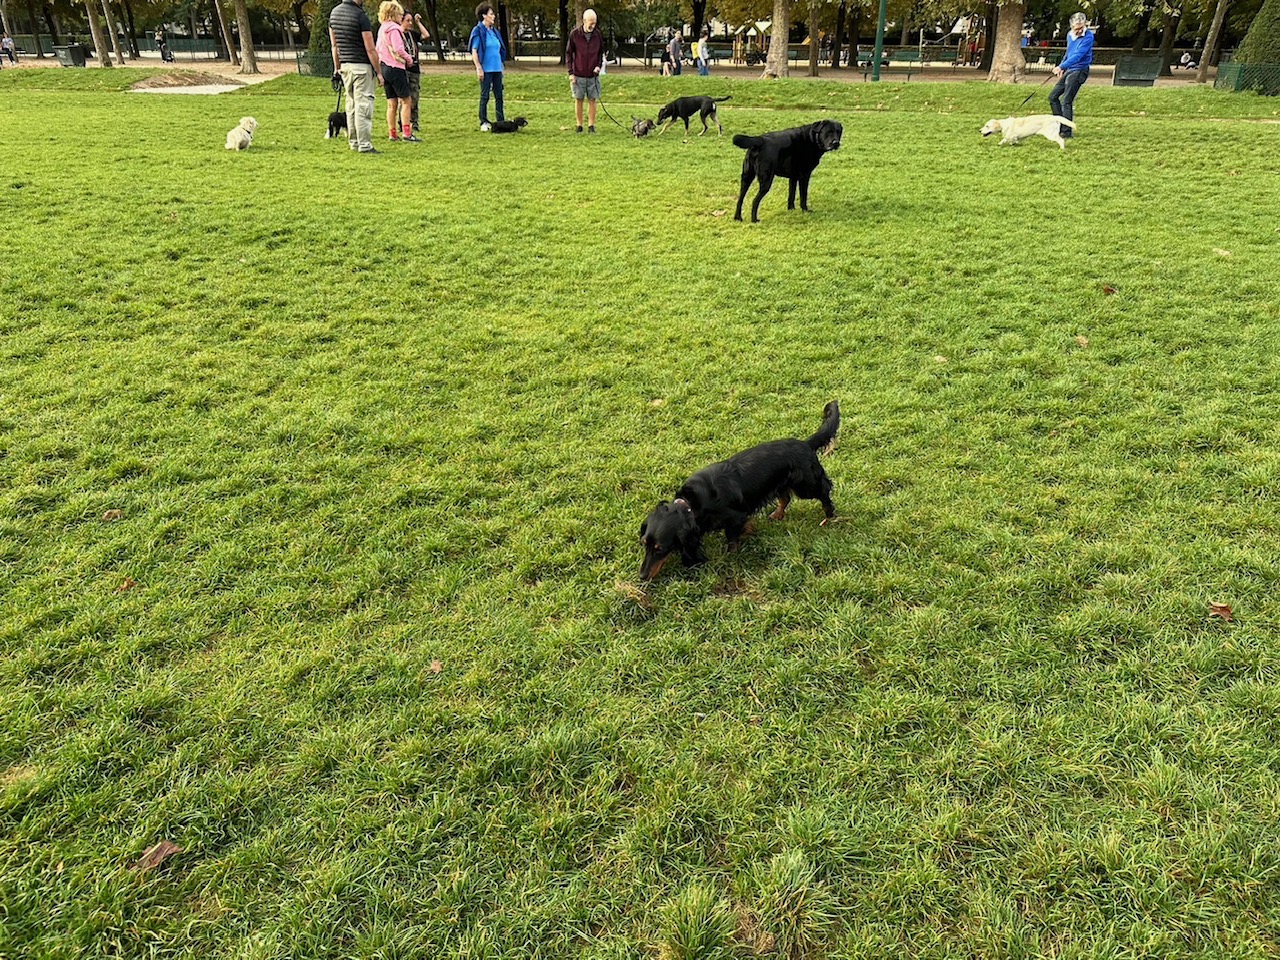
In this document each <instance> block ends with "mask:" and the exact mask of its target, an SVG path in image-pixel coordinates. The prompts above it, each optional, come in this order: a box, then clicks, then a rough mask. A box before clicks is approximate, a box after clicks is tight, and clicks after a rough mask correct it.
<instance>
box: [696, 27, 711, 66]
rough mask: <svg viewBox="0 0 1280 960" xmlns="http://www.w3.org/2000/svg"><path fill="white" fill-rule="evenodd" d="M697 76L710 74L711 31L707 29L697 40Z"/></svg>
mask: <svg viewBox="0 0 1280 960" xmlns="http://www.w3.org/2000/svg"><path fill="white" fill-rule="evenodd" d="M698 76H700V77H709V76H711V31H710V30H708V31H707V32H706V33H704V34H703V35H702V39H700V40H699V41H698Z"/></svg>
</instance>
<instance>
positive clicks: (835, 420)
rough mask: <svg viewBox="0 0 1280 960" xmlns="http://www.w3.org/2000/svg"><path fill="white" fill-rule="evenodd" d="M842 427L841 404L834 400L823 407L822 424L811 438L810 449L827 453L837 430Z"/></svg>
mask: <svg viewBox="0 0 1280 960" xmlns="http://www.w3.org/2000/svg"><path fill="white" fill-rule="evenodd" d="M839 429H840V404H838V403H836V401H834V400H832V401H831V402H830V403H828V404H827V405H826V406H825V407H823V408H822V426H821V427H819V428H818V432H817V433H815V434H814V435H813V436H812V437H810V438H809V440H808V444H809V449H810V450H813V451H815V452H816V453H826V452H827V451H829V450H830V449H831V445H832V443H833V442H834V441H835V439H836V431H837V430H839Z"/></svg>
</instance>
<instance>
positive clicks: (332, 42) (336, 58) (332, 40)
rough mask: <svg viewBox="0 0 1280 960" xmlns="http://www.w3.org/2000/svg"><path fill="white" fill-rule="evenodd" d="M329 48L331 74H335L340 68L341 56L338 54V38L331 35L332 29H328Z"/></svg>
mask: <svg viewBox="0 0 1280 960" xmlns="http://www.w3.org/2000/svg"><path fill="white" fill-rule="evenodd" d="M329 47H330V48H331V49H332V50H333V72H334V73H337V72H338V68H339V67H341V66H342V54H340V53H338V38H337V37H335V36H334V35H333V27H330V28H329Z"/></svg>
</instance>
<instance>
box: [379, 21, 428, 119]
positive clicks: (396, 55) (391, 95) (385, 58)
mask: <svg viewBox="0 0 1280 960" xmlns="http://www.w3.org/2000/svg"><path fill="white" fill-rule="evenodd" d="M403 18H404V7H402V6H400V4H399V3H397V2H396V0H382V4H381V5H380V6H379V7H378V23H379V27H378V48H377V49H378V59H379V60H380V61H381V62H382V87H383V89H384V90H386V91H387V139H389V140H392V141H395V140H403V141H404V142H406V143H417V142H418V138H417V137H415V136H414V135H413V126H412V120H411V119H410V118H411V117H412V116H413V100H412V98H411V96H410V94H409V51H408V50H407V49H406V48H405V45H404V29H403V28H402V27H401V26H400V21H401V20H402V19H403ZM397 115H398V117H399V120H400V126H399V127H398V128H397V127H396V119H397Z"/></svg>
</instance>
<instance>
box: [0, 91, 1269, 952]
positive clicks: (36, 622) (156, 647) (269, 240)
mask: <svg viewBox="0 0 1280 960" xmlns="http://www.w3.org/2000/svg"><path fill="white" fill-rule="evenodd" d="M137 78H138V73H137V72H136V71H128V72H126V71H122V70H116V71H110V72H108V71H97V70H90V71H61V72H59V71H53V70H47V71H34V70H32V71H4V73H3V74H0V128H3V129H4V130H5V131H6V134H5V136H4V137H3V139H0V222H2V223H3V228H2V229H0V691H3V694H2V695H0V957H3V958H28V957H31V958H35V957H40V958H44V957H51V958H82V957H96V956H124V957H144V956H145V957H180V956H181V957H189V956H198V957H219V958H221V957H227V958H231V957H236V958H277V957H278V958H298V957H326V958H328V957H333V958H337V957H383V958H391V957H406V958H408V957H459V958H461V957H466V958H512V960H515V958H530V957H533V958H559V957H590V958H637V960H638V958H649V957H657V956H665V957H668V958H682V957H684V958H699V960H704V958H705V960H711V958H730V957H746V956H752V955H755V954H757V953H762V954H769V955H773V956H784V957H791V958H797V960H799V958H806V960H807V958H816V957H819V956H823V957H829V958H855V957H892V958H905V957H911V958H926V957H928V958H934V957H936V958H943V957H948V958H950V957H983V958H985V957H1037V956H1052V957H1064V958H1065V957H1122V956H1126V957H1159V958H1169V957H1233V958H1235V957H1238V958H1246V957H1266V956H1276V955H1277V953H1280V835H1278V834H1277V831H1276V822H1277V817H1280V652H1278V651H1277V648H1276V637H1277V635H1278V633H1277V628H1278V627H1280V601H1278V600H1277V590H1276V587H1277V579H1278V577H1280V535H1278V533H1280V531H1278V525H1280V520H1278V518H1277V489H1278V481H1280V449H1278V447H1277V440H1276V437H1277V433H1276V426H1275V424H1276V421H1277V418H1280V367H1277V364H1276V358H1277V356H1278V355H1280V290H1278V283H1277V277H1280V232H1278V230H1277V223H1278V222H1280V210H1278V209H1277V196H1278V194H1277V190H1276V183H1277V174H1278V173H1280V151H1278V150H1277V149H1276V138H1277V131H1280V126H1277V125H1276V122H1277V120H1280V104H1277V103H1276V102H1275V101H1274V100H1273V99H1266V98H1258V97H1254V96H1251V95H1227V94H1222V93H1217V92H1215V91H1213V90H1206V89H1184V90H1166V89H1156V90H1135V89H1132V88H1119V89H1116V88H1110V87H1107V86H1105V85H1104V84H1103V83H1102V82H1101V81H1094V82H1091V83H1090V84H1089V85H1087V86H1086V87H1085V88H1084V90H1083V91H1082V93H1081V95H1080V99H1079V101H1078V104H1077V107H1078V120H1079V123H1080V132H1079V137H1078V139H1076V140H1075V141H1074V142H1072V143H1071V144H1070V146H1069V148H1068V149H1067V150H1066V152H1061V151H1059V150H1058V149H1057V147H1055V146H1053V145H1052V144H1050V143H1048V142H1046V141H1044V140H1039V139H1037V140H1035V141H1033V142H1028V143H1027V144H1025V145H1023V146H1020V147H1016V148H1010V147H999V146H998V145H997V144H996V143H995V142H994V138H993V139H988V140H983V139H982V138H980V137H979V136H978V128H979V127H980V126H981V124H982V123H983V122H984V121H985V120H987V119H989V118H991V117H1003V116H1006V115H1008V114H1009V113H1011V112H1013V111H1014V108H1015V107H1016V106H1017V104H1018V102H1019V101H1020V100H1021V99H1022V97H1023V96H1025V94H1026V92H1028V91H1027V90H1026V88H1010V87H1001V86H992V85H987V84H982V83H970V84H931V83H920V82H916V81H912V82H911V83H885V84H881V85H871V84H849V85H846V84H840V83H832V82H827V81H817V82H811V81H803V80H792V81H785V82H778V83H773V84H765V83H762V82H758V81H750V80H741V81H734V80H727V79H723V78H718V77H713V78H711V79H710V80H704V79H700V78H697V77H682V78H676V79H666V80H662V79H658V78H654V77H633V76H627V75H619V76H616V77H615V76H611V77H608V78H607V79H606V86H605V94H606V101H605V102H606V104H607V105H608V106H609V109H610V111H611V112H612V113H613V115H614V116H615V117H617V118H618V119H619V120H621V121H622V122H624V123H627V124H629V122H630V118H631V116H632V115H633V114H636V115H647V116H653V115H654V114H655V113H656V108H657V106H658V105H660V104H661V103H663V102H664V101H666V100H667V99H669V98H671V97H673V96H675V95H678V94H681V93H690V92H702V91H712V92H714V93H716V94H718V95H724V94H731V95H732V97H733V99H732V100H730V101H729V102H728V103H726V104H725V105H724V108H723V109H722V114H721V117H722V121H723V122H724V124H725V130H726V136H724V137H723V138H717V137H702V138H694V137H691V138H687V139H685V138H683V137H682V135H681V133H678V132H677V131H671V132H669V133H667V134H666V135H665V136H662V137H660V138H650V139H648V140H644V141H637V140H635V139H633V138H631V137H629V136H628V135H627V134H626V133H625V132H624V131H622V130H619V129H618V128H617V127H616V126H614V125H613V123H612V122H610V121H609V120H608V119H607V118H605V117H602V118H601V121H602V133H601V135H600V136H597V137H593V138H592V137H576V136H574V135H573V134H572V131H571V126H570V125H571V124H572V110H571V105H570V104H569V102H568V100H567V86H568V85H567V83H565V82H564V80H563V78H561V77H559V76H547V75H536V74H522V73H517V74H513V75H512V76H511V77H509V79H508V104H509V109H508V115H514V114H523V115H525V116H527V117H528V118H529V121H530V125H529V127H528V128H527V129H526V130H525V131H523V132H522V133H520V134H518V135H515V136H509V137H498V136H486V135H483V134H481V133H479V132H478V131H476V130H475V129H474V127H475V100H474V95H475V82H474V79H473V78H470V77H468V76H467V75H466V74H465V73H459V74H457V75H448V76H432V77H428V78H426V80H425V87H426V88H425V90H424V98H425V99H424V102H423V106H422V114H423V119H424V123H423V128H424V129H423V133H422V136H423V137H424V140H425V141H426V142H424V143H423V144H421V145H409V144H404V145H399V144H397V145H390V146H388V145H385V143H384V142H383V141H384V138H385V119H378V120H376V122H375V132H376V133H377V134H378V136H377V138H376V141H377V142H378V146H379V147H380V148H382V149H383V154H382V155H381V156H379V157H364V156H357V155H354V154H352V153H350V152H349V151H348V150H347V149H346V145H345V143H341V142H335V141H326V140H325V139H323V135H322V134H323V130H324V121H325V116H326V114H327V112H328V111H329V110H331V109H332V107H333V95H332V93H331V92H330V91H329V88H328V84H327V83H326V82H325V81H324V80H322V79H320V80H317V79H310V78H298V77H293V78H284V79H281V80H276V81H272V82H270V83H268V84H265V85H263V86H261V87H256V88H253V89H246V90H244V91H240V92H236V93H233V94H227V95H222V96H218V97H213V98H211V97H181V96H161V95H152V96H138V95H132V94H125V93H122V92H120V91H121V89H122V88H123V87H124V86H127V84H128V82H130V81H132V80H136V79H137ZM1045 89H1047V88H1045ZM1043 92H1044V91H1043V90H1041V91H1040V94H1039V98H1038V99H1036V100H1033V101H1032V103H1031V104H1029V105H1028V106H1027V108H1026V109H1027V111H1043V110H1045V109H1046V108H1045V104H1044V99H1043ZM376 113H377V114H379V115H383V114H384V113H385V111H384V109H383V102H382V101H381V100H379V105H378V109H377V111H376ZM246 114H249V115H253V116H255V117H256V118H257V120H258V121H259V124H260V126H259V131H258V136H257V139H256V140H255V142H254V145H253V147H252V149H251V150H249V151H248V152H246V153H243V154H235V153H230V152H227V151H225V150H224V149H223V148H222V140H223V137H224V135H225V133H226V131H227V130H228V129H230V128H231V127H232V126H233V125H234V124H235V122H236V121H237V120H238V119H239V117H240V116H242V115H246ZM821 117H834V118H837V119H839V120H841V121H842V122H843V123H844V125H845V135H844V143H843V146H842V148H841V149H840V150H839V151H838V152H836V153H833V154H830V155H828V156H827V157H826V159H825V160H824V161H823V163H822V165H821V166H820V167H819V168H818V171H817V172H816V174H815V176H814V180H813V185H812V189H811V191H810V202H811V205H812V207H813V211H812V213H810V214H808V215H805V214H802V213H801V212H799V211H787V210H786V189H785V184H784V183H780V185H777V186H775V188H774V191H773V193H772V194H770V196H769V197H768V198H767V199H766V200H765V201H764V203H763V204H762V206H761V222H760V223H759V224H756V225H750V224H743V223H737V222H734V220H733V219H732V215H733V207H734V203H735V201H736V196H737V177H738V171H739V168H740V165H741V157H742V153H741V151H740V150H738V149H737V148H735V147H734V146H733V145H732V143H731V140H730V136H729V134H732V133H735V132H743V131H746V132H753V133H755V132H761V131H764V130H768V129H779V128H782V127H787V126H793V125H797V124H800V123H805V122H809V121H811V120H815V119H819V118H821ZM831 399H838V400H839V401H840V402H841V405H842V408H843V412H844V419H843V425H842V428H841V432H840V437H839V444H838V446H837V448H836V450H835V451H834V453H833V454H831V455H830V456H829V457H828V458H826V460H825V461H824V463H825V467H826V469H827V472H828V473H829V474H830V475H831V477H832V480H833V481H834V483H835V494H834V500H835V504H836V508H837V511H838V518H837V521H836V522H834V523H833V524H831V525H830V526H827V527H825V528H824V527H820V526H819V524H818V521H819V520H820V519H821V516H822V514H821V510H820V508H819V507H818V506H817V504H815V503H813V502H809V501H805V502H798V503H796V504H795V506H794V507H793V508H792V510H791V511H790V513H789V514H788V517H787V518H786V519H785V520H783V521H781V522H776V521H770V520H767V519H764V518H761V520H760V521H759V523H758V526H759V531H758V533H757V534H756V535H755V536H753V537H751V538H750V539H749V540H747V541H746V543H745V545H744V547H743V549H742V551H741V552H739V553H736V554H726V553H725V551H724V549H723V540H722V538H718V537H716V538H712V540H711V541H710V543H709V554H710V561H709V563H707V564H706V565H705V566H702V567H699V568H696V569H693V570H687V569H684V568H682V567H680V566H679V564H677V563H673V564H669V565H668V567H667V569H666V570H665V571H664V572H663V574H662V576H661V577H660V578H659V579H658V580H657V581H656V582H654V583H653V584H650V585H647V586H645V585H642V584H640V583H639V582H638V581H637V570H638V566H639V561H640V549H639V544H638V542H637V532H638V529H639V525H640V522H641V520H642V519H643V518H644V516H645V514H646V513H647V512H648V510H649V509H650V508H651V507H652V505H653V504H654V503H655V502H656V501H657V500H659V499H661V498H664V497H670V496H671V495H672V494H673V492H674V491H675V489H676V488H677V487H678V485H679V484H680V482H681V481H682V480H683V479H684V478H685V477H686V476H688V475H689V474H690V473H692V472H693V471H694V470H696V469H698V468H700V467H701V466H704V465H706V464H707V463H710V462H712V461H713V460H717V459H722V458H723V457H726V456H728V455H730V454H732V453H734V452H735V451H737V450H740V449H742V448H743V447H746V446H748V445H750V444H752V443H756V442H758V441H761V440H765V439H771V438H774V437H779V436H807V435H808V434H810V433H812V432H813V431H814V430H815V429H816V428H817V426H818V423H819V420H820V418H821V411H822V407H823V404H824V403H826V402H827V401H828V400H831ZM1215 604H1218V605H1226V606H1228V607H1229V608H1230V613H1229V615H1228V614H1227V611H1226V609H1225V607H1222V606H1219V607H1217V608H1216V609H1217V610H1218V611H1219V614H1221V615H1214V614H1213V612H1212V611H1213V610H1214V609H1215V608H1214V607H1212V606H1211V605H1215ZM1228 616H1229V619H1228ZM166 840H167V841H169V842H171V843H173V844H176V845H177V846H179V847H181V852H179V853H176V854H174V855H171V856H169V857H168V858H167V859H164V860H163V861H162V862H160V863H159V864H158V865H156V866H153V867H149V868H143V867H139V866H138V862H139V858H140V857H142V855H143V853H144V851H147V850H148V849H149V848H151V847H152V846H153V845H154V844H156V843H158V842H160V841H166Z"/></svg>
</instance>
